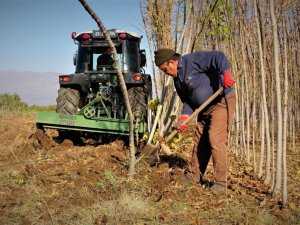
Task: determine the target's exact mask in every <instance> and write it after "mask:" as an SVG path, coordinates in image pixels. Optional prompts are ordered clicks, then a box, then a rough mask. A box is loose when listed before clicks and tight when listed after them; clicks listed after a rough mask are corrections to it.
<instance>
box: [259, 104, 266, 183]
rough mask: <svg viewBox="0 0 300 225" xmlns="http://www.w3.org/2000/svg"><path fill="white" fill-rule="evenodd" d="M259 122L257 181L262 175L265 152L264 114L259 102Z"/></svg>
mask: <svg viewBox="0 0 300 225" xmlns="http://www.w3.org/2000/svg"><path fill="white" fill-rule="evenodd" d="M260 105H261V122H260V136H261V139H260V155H259V165H258V179H261V177H262V175H263V163H264V151H265V136H266V132H265V113H264V108H263V103H262V102H261V104H260Z"/></svg>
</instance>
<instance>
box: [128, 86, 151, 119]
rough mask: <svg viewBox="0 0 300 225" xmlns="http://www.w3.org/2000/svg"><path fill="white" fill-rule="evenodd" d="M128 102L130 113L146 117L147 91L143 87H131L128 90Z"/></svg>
mask: <svg viewBox="0 0 300 225" xmlns="http://www.w3.org/2000/svg"><path fill="white" fill-rule="evenodd" d="M128 96H129V102H130V106H131V110H132V113H134V112H140V113H141V114H142V115H144V116H145V117H146V116H147V108H148V107H147V100H148V95H147V90H146V88H145V87H132V88H130V89H129V90H128Z"/></svg>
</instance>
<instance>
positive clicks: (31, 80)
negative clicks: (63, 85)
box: [0, 70, 59, 106]
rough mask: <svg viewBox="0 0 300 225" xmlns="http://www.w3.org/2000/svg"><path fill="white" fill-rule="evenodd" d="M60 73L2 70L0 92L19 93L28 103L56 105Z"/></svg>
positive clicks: (0, 71) (0, 73) (0, 72)
mask: <svg viewBox="0 0 300 225" xmlns="http://www.w3.org/2000/svg"><path fill="white" fill-rule="evenodd" d="M58 75H59V73H53V72H42V73H40V72H31V71H16V70H0V94H4V93H8V94H18V95H19V96H20V97H21V100H22V101H23V102H26V103H27V104H28V105H39V106H47V105H55V104H56V97H57V91H58V89H59V83H58Z"/></svg>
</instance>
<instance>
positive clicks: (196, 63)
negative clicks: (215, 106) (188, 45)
mask: <svg viewBox="0 0 300 225" xmlns="http://www.w3.org/2000/svg"><path fill="white" fill-rule="evenodd" d="M227 70H230V66H229V63H228V60H227V58H226V56H225V55H224V53H223V52H220V51H198V52H193V53H190V54H187V55H184V56H181V57H180V58H179V63H178V76H177V77H176V78H174V84H175V88H176V91H177V93H178V95H179V97H180V99H181V101H182V102H183V103H184V106H183V111H182V114H183V115H191V114H192V113H193V111H194V110H196V109H197V108H198V107H199V106H200V105H201V104H202V103H203V102H204V101H205V100H207V99H208V98H209V97H210V96H211V95H213V93H215V92H216V91H217V90H218V89H219V88H220V87H221V86H222V85H223V78H224V77H223V74H224V72H225V71H227ZM232 91H233V88H232V87H231V88H226V89H225V90H224V92H223V93H222V94H221V95H220V96H219V99H220V98H221V97H223V96H224V95H227V94H229V93H230V92H232ZM217 100H218V99H217ZM214 102H215V101H214Z"/></svg>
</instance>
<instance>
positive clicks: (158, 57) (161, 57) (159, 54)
mask: <svg viewBox="0 0 300 225" xmlns="http://www.w3.org/2000/svg"><path fill="white" fill-rule="evenodd" d="M175 53H176V52H175V51H174V50H172V49H168V48H161V49H158V50H156V51H155V52H154V54H155V56H154V57H155V64H156V66H160V65H161V64H163V63H165V62H167V61H168V60H170V59H171V58H172V57H173V55H175Z"/></svg>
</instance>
